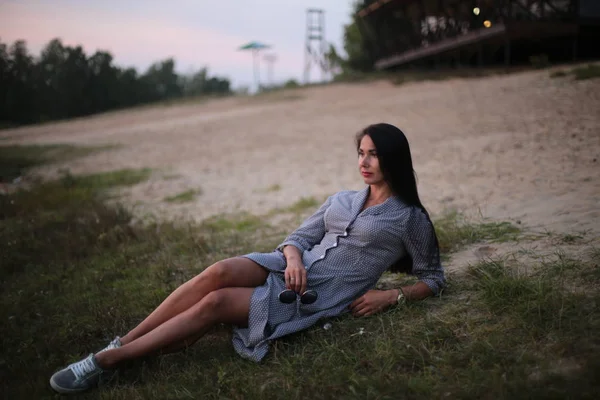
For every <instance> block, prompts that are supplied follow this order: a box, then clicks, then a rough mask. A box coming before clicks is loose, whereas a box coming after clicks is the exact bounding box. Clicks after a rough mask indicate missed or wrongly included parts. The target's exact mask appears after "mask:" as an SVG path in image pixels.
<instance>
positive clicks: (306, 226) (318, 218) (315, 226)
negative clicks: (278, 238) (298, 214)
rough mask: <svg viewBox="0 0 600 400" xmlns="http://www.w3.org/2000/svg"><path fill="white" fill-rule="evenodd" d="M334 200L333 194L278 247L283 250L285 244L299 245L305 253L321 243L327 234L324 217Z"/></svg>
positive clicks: (299, 248) (301, 251)
mask: <svg viewBox="0 0 600 400" xmlns="http://www.w3.org/2000/svg"><path fill="white" fill-rule="evenodd" d="M332 200H333V196H330V197H329V198H328V199H327V200H326V201H325V203H323V205H321V207H319V209H318V210H317V211H316V212H315V213H314V214H313V215H311V216H310V217H308V218H307V219H306V220H304V222H303V223H302V225H300V226H299V227H298V228H297V229H296V230H295V231H294V232H292V233H291V234H290V235H289V236H288V237H287V238H285V240H284V241H283V243H281V244H280V245H279V246H277V248H278V249H279V250H281V249H283V247H284V246H287V245H292V246H295V247H297V248H298V250H300V253H303V252H304V251H306V250H309V249H311V248H312V247H313V246H314V245H316V244H317V243H319V242H320V241H321V239H323V236H325V220H324V218H323V217H324V215H325V211H327V209H328V208H329V206H330V205H331V202H332Z"/></svg>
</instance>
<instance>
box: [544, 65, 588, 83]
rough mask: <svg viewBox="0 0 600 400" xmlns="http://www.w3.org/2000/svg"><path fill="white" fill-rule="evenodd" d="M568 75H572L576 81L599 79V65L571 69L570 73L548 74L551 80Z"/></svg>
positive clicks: (556, 72) (557, 72) (555, 72)
mask: <svg viewBox="0 0 600 400" xmlns="http://www.w3.org/2000/svg"><path fill="white" fill-rule="evenodd" d="M569 75H573V76H574V78H575V80H577V81H582V80H588V79H594V78H600V65H597V64H588V65H586V66H581V67H576V68H573V69H571V70H570V71H562V70H558V71H554V72H552V73H550V77H551V78H562V77H566V76H569Z"/></svg>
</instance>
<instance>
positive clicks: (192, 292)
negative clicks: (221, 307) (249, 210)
mask: <svg viewBox="0 0 600 400" xmlns="http://www.w3.org/2000/svg"><path fill="white" fill-rule="evenodd" d="M268 274H269V272H268V271H267V270H266V269H264V268H263V267H261V266H260V265H258V264H257V263H255V262H254V261H252V260H250V259H248V258H244V257H235V258H229V259H227V260H223V261H219V262H217V263H215V264H213V265H211V266H210V267H208V268H206V269H205V270H204V271H202V273H200V274H199V275H197V276H195V277H194V278H192V279H190V280H189V281H187V282H186V283H184V284H183V285H181V286H179V287H178V288H177V289H175V291H173V293H171V294H170V295H169V296H168V297H167V298H166V299H165V300H164V301H163V302H162V303H161V304H160V305H159V306H158V307H157V308H156V309H155V310H154V311H153V312H152V313H151V314H150V315H149V316H148V317H146V319H144V320H143V321H142V322H141V323H140V324H139V325H138V326H136V327H135V328H134V329H132V330H131V331H130V332H129V333H127V335H125V336H123V337H122V338H121V344H123V345H126V344H128V343H130V342H133V341H134V340H136V339H137V338H139V337H141V336H143V335H145V334H146V333H148V332H150V331H152V330H153V329H154V328H156V327H158V326H160V325H161V324H163V323H164V322H166V321H168V320H170V319H171V318H173V317H175V316H176V315H178V314H180V313H182V312H184V311H185V310H187V309H189V308H190V307H192V306H194V305H195V304H197V303H198V302H200V300H202V299H203V298H204V296H206V295H207V294H209V293H211V292H213V291H215V290H219V289H223V288H228V287H251V288H255V287H257V286H260V285H262V284H263V283H264V282H265V280H266V279H267V275H268Z"/></svg>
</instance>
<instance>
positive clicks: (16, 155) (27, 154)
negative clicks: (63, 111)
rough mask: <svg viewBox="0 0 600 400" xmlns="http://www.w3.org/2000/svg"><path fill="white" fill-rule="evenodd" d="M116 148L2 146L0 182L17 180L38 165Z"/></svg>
mask: <svg viewBox="0 0 600 400" xmlns="http://www.w3.org/2000/svg"><path fill="white" fill-rule="evenodd" d="M114 147H115V146H98V147H77V146H71V145H65V144H55V145H54V144H53V145H10V146H0V182H2V181H5V182H6V181H10V180H12V179H14V178H17V177H19V176H21V175H23V174H24V173H25V172H26V171H27V170H28V169H29V168H32V167H35V166H38V165H42V164H48V163H52V162H57V161H69V160H73V159H75V158H79V157H84V156H87V155H90V154H92V153H95V152H98V151H102V150H107V149H111V148H114Z"/></svg>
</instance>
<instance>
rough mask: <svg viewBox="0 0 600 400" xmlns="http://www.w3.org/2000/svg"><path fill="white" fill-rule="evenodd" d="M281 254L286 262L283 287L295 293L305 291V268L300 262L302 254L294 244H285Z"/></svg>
mask: <svg viewBox="0 0 600 400" xmlns="http://www.w3.org/2000/svg"><path fill="white" fill-rule="evenodd" d="M283 255H284V256H285V260H286V263H287V267H286V268H285V274H284V276H285V287H286V288H288V289H292V290H293V291H294V292H296V293H300V294H302V293H304V292H305V291H306V268H304V264H303V263H302V254H301V253H300V250H298V249H297V248H296V247H295V246H285V247H284V248H283Z"/></svg>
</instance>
